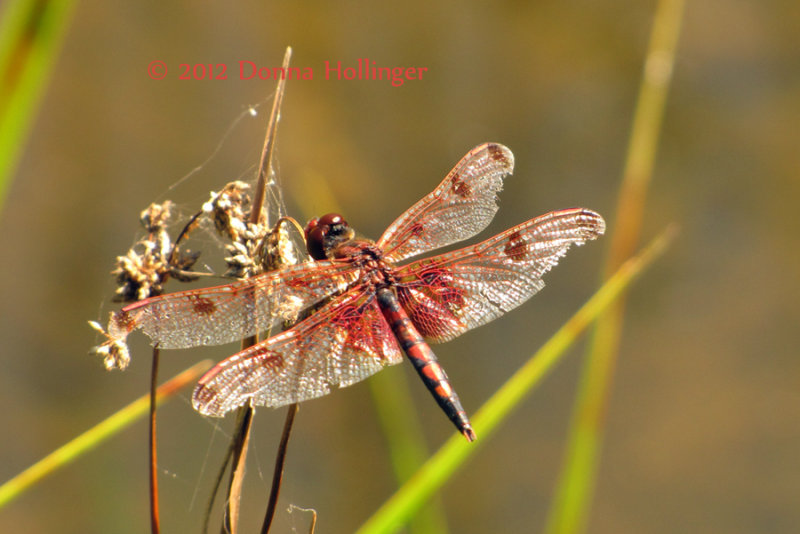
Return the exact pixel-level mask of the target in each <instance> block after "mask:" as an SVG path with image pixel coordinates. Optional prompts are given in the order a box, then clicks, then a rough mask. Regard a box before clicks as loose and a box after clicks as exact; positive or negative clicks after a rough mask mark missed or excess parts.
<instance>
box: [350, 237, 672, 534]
mask: <svg viewBox="0 0 800 534" xmlns="http://www.w3.org/2000/svg"><path fill="white" fill-rule="evenodd" d="M673 235H674V232H672V231H669V230H668V231H667V232H664V233H663V234H662V235H661V236H659V237H658V238H657V239H655V240H654V241H653V242H652V243H651V244H650V245H649V246H648V247H647V249H645V250H644V251H643V252H642V253H641V254H639V255H638V256H635V257H633V258H631V259H630V260H628V261H627V262H625V264H623V265H622V267H620V269H619V270H618V271H617V272H616V273H615V274H614V276H612V277H611V278H610V279H609V280H608V281H607V282H606V283H605V284H604V285H603V286H602V287H601V288H600V289H599V290H598V291H597V293H595V294H594V295H593V296H592V297H591V298H590V299H589V300H588V301H587V302H586V303H585V304H584V305H583V306H582V307H581V308H580V309H579V310H578V311H577V312H576V313H575V315H573V316H572V317H571V318H570V319H569V320H568V321H567V322H566V323H565V324H564V325H563V326H562V327H561V328H560V329H559V330H558V331H557V332H556V333H555V334H554V335H553V337H551V338H550V339H549V340H548V341H547V343H545V344H544V345H543V346H542V348H541V349H539V350H538V351H537V352H536V354H534V355H533V356H531V358H530V359H529V360H528V362H527V363H526V364H525V365H524V366H523V367H522V368H521V369H520V370H519V371H517V372H516V373H515V374H514V375H513V376H512V377H511V378H510V379H509V380H508V381H507V382H506V383H505V384H504V385H503V386H502V387H501V388H500V389H499V390H498V391H497V392H496V393H495V394H494V395H493V396H492V397H491V398H490V399H489V400H488V401H487V402H486V403H485V404H484V405H483V407H482V408H481V409H480V410H479V411H478V413H477V414H475V417H473V418H472V423H473V427H474V428H475V432H476V433H477V434H478V436H479V438H478V440H477V441H476V442H474V443H467V442H466V441H465V440H464V438H463V437H461V436H460V435H454V436H453V437H452V438H451V439H450V440H448V441H447V442H446V443H445V444H444V446H443V447H442V448H441V449H439V451H438V452H436V454H434V455H433V456H432V457H431V458H430V459H429V460H428V462H426V463H425V465H423V466H422V468H421V469H420V470H419V471H418V472H417V473H416V475H414V476H413V477H412V478H411V479H410V480H409V481H408V482H407V483H406V484H405V485H403V487H401V488H400V489H399V490H398V491H397V492H396V493H395V494H394V495H393V496H392V497H391V498H390V499H389V500H388V501H386V502H385V503H384V504H383V506H381V507H380V508H379V509H378V511H377V512H375V514H374V515H373V516H372V517H371V518H369V519H368V520H367V522H366V523H364V525H362V527H361V528H360V529H359V530H358V533H359V534H375V533H385V532H396V531H397V530H399V529H400V528H401V527H402V526H403V525H404V524H405V523H406V522H407V521H408V520H409V518H410V517H413V516H414V515H415V514H416V512H417V510H419V508H420V507H421V506H422V505H423V504H424V503H425V502H426V501H427V500H428V499H429V498H430V497H431V495H433V494H434V493H435V492H436V491H438V490H439V489H440V488H441V487H442V486H443V485H444V483H445V482H446V481H448V480H449V479H450V478H451V477H452V475H453V473H455V471H456V470H457V469H458V468H459V467H461V466H462V465H463V464H464V463H465V461H466V460H467V459H468V458H469V457H470V456H472V455H473V454H475V453H476V452H477V450H478V447H479V446H480V445H482V444H484V443H486V442H487V441H488V439H489V438H490V437H491V435H492V434H493V433H494V431H495V430H496V428H497V427H498V425H499V424H500V423H501V422H503V421H504V420H505V419H506V418H507V417H508V416H509V414H510V413H511V411H512V410H513V409H514V408H516V407H517V406H518V405H519V404H520V403H521V402H522V400H524V399H525V397H526V396H527V395H529V394H530V393H531V392H532V391H533V389H534V388H535V387H536V386H537V385H538V384H539V383H540V382H541V381H542V378H543V377H544V376H545V375H546V373H547V372H548V371H550V370H551V369H552V368H553V367H554V366H555V364H556V363H558V362H559V361H561V359H562V358H563V356H564V354H565V352H566V350H567V349H568V348H569V347H570V346H571V345H572V344H573V343H575V341H576V340H577V339H578V337H579V336H580V335H581V333H582V332H583V331H584V330H585V329H586V328H587V327H588V326H589V325H590V324H591V323H592V321H594V320H596V319H597V317H598V316H600V315H601V314H602V313H603V312H604V311H605V310H606V309H607V308H608V307H609V306H610V305H611V304H612V303H613V302H614V301H615V300H616V299H617V298H619V296H620V295H621V294H622V293H623V292H624V291H625V290H626V289H627V288H628V286H629V285H630V284H631V283H632V282H633V281H634V280H635V279H636V278H637V277H638V276H639V275H640V274H641V273H642V272H643V270H644V269H645V268H646V267H647V266H648V265H650V264H651V263H652V262H653V260H655V259H656V258H657V257H658V256H659V255H661V254H662V253H663V252H664V250H665V249H666V247H667V246H668V244H669V242H670V241H671V238H672V236H673Z"/></svg>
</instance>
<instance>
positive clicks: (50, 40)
mask: <svg viewBox="0 0 800 534" xmlns="http://www.w3.org/2000/svg"><path fill="white" fill-rule="evenodd" d="M74 5H75V1H74V0H60V1H57V2H46V1H42V0H12V1H10V2H9V3H8V4H7V5H6V6H5V7H4V8H3V11H2V13H0V208H2V206H3V202H4V200H5V197H6V193H7V191H8V187H9V184H10V182H11V176H12V175H13V173H14V171H15V169H16V166H17V161H18V160H19V156H20V154H21V153H22V148H23V147H24V145H25V141H26V140H27V138H28V133H29V132H30V130H31V127H32V125H33V121H34V118H35V116H36V111H37V109H38V107H39V101H40V100H41V96H42V93H43V92H44V88H45V87H46V85H47V81H48V79H49V76H50V72H51V71H52V67H53V64H54V62H55V59H56V56H57V55H58V51H59V50H60V48H61V42H62V40H63V36H64V33H65V31H66V29H67V27H68V26H69V21H70V19H71V14H72V11H73V7H74Z"/></svg>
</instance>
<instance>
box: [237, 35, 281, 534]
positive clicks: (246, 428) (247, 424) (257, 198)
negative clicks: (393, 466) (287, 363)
mask: <svg viewBox="0 0 800 534" xmlns="http://www.w3.org/2000/svg"><path fill="white" fill-rule="evenodd" d="M291 57H292V49H291V47H287V48H286V53H285V54H284V58H283V67H284V69H288V68H289V61H290V59H291ZM285 87H286V80H285V79H281V80H279V81H278V88H277V90H276V92H275V99H274V100H273V103H272V113H271V114H270V118H269V122H268V123H267V132H266V135H265V137H264V148H263V150H262V153H261V162H260V165H259V169H258V180H257V183H256V190H255V194H254V198H253V204H252V206H251V210H250V215H249V221H250V222H251V223H258V222H259V221H260V218H261V211H262V209H263V206H264V200H265V196H266V190H267V180H268V179H269V177H270V176H271V174H272V155H273V152H274V147H275V138H276V135H277V131H278V120H279V119H280V106H281V103H282V102H283V94H284V91H285ZM257 342H258V338H257V337H250V338H247V339H245V340H243V341H242V350H244V349H246V348H248V347H251V346H253V345H254V344H256V343H257ZM243 410H244V413H243V415H242V417H241V418H240V423H239V426H238V428H237V433H236V435H237V439H236V440H235V442H234V448H233V456H232V460H233V464H232V466H231V479H230V485H229V486H228V499H227V508H226V513H225V517H224V520H223V525H222V531H223V533H231V534H235V533H236V531H237V525H238V519H239V501H240V497H241V488H242V483H243V481H244V472H245V461H246V459H247V447H248V444H249V442H250V428H251V423H252V418H253V408H252V407H251V406H247V407H245V408H243ZM292 419H293V418H292ZM282 443H283V442H282ZM284 454H285V451H284V452H279V456H280V455H284ZM279 484H280V483H279ZM273 487H274V484H273ZM276 498H277V497H276Z"/></svg>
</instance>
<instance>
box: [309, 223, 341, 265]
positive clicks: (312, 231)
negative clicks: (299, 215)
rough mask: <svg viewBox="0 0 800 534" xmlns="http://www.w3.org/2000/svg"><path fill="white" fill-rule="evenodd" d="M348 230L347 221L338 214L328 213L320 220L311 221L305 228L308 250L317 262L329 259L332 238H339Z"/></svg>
mask: <svg viewBox="0 0 800 534" xmlns="http://www.w3.org/2000/svg"><path fill="white" fill-rule="evenodd" d="M346 228H347V221H345V220H344V217H342V216H341V215H339V214H338V213H328V214H327V215H323V216H322V217H319V218H318V219H311V220H310V221H308V224H307V225H306V228H305V234H306V249H307V250H308V253H309V255H310V256H311V257H312V258H314V259H315V260H324V259H327V255H326V254H325V251H326V249H327V248H328V247H329V246H330V243H329V242H330V241H331V238H332V237H334V236H338V235H339V234H341V233H342V231H343V230H345V229H346Z"/></svg>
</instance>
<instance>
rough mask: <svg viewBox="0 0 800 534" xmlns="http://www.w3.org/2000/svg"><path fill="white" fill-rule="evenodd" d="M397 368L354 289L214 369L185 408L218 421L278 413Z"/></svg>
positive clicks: (382, 332)
mask: <svg viewBox="0 0 800 534" xmlns="http://www.w3.org/2000/svg"><path fill="white" fill-rule="evenodd" d="M400 361H402V354H401V352H400V347H399V346H398V344H397V341H396V340H395V337H394V336H393V335H392V331H391V329H390V328H389V325H388V324H387V323H386V320H385V319H384V317H383V315H382V313H381V311H380V308H378V305H377V301H376V299H375V296H374V295H370V294H367V293H365V291H364V288H360V289H353V290H351V291H350V292H348V293H347V294H345V295H342V296H340V297H338V298H336V299H335V300H334V301H332V302H331V303H330V304H329V305H328V306H326V307H324V308H323V309H322V310H321V311H320V312H318V313H316V314H314V315H312V316H311V317H309V318H308V319H306V320H304V321H303V322H301V323H300V324H298V325H297V326H295V327H294V328H292V329H291V330H287V331H285V332H282V333H280V334H278V335H276V336H273V337H271V338H269V339H267V340H266V341H263V342H261V343H259V344H258V345H255V346H253V347H250V348H249V349H247V350H244V351H242V352H239V353H238V354H234V355H233V356H231V357H229V358H227V359H225V360H223V361H222V362H220V363H219V364H218V365H216V366H215V367H214V368H213V369H211V370H210V371H209V372H208V373H206V375H205V376H203V378H201V379H200V383H199V384H198V386H197V388H196V389H195V391H194V395H193V396H192V403H193V405H194V407H195V409H196V410H197V411H199V412H200V413H203V414H205V415H212V416H217V417H219V416H222V415H224V414H225V413H226V412H228V411H230V410H232V409H234V408H237V407H239V406H242V405H244V404H245V403H247V402H251V403H252V404H253V405H255V406H272V407H276V406H283V405H285V404H291V403H294V402H301V401H304V400H308V399H313V398H316V397H320V396H322V395H327V394H328V393H330V392H331V390H332V389H333V388H336V387H340V388H341V387H345V386H349V385H351V384H354V383H355V382H358V381H360V380H364V379H365V378H367V377H368V376H370V375H372V374H374V373H376V372H378V371H379V370H381V369H382V368H383V367H384V366H386V365H394V364H397V363H400Z"/></svg>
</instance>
